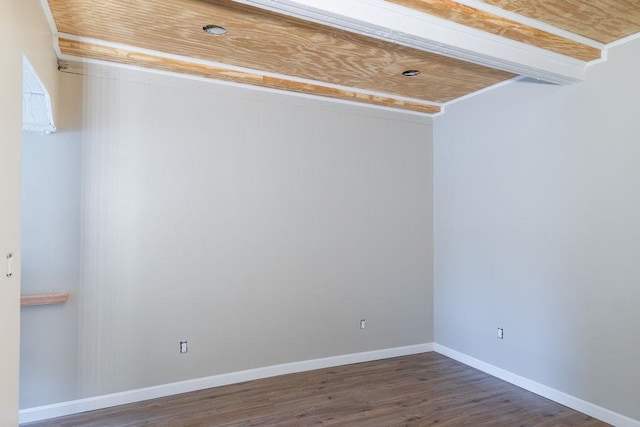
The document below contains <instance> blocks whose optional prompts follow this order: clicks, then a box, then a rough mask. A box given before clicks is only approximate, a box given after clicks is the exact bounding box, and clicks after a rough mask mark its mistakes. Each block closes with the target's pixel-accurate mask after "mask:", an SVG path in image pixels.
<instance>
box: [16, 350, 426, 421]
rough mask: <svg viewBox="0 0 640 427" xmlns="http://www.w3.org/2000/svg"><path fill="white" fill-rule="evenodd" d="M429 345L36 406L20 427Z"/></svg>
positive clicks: (24, 414) (25, 411)
mask: <svg viewBox="0 0 640 427" xmlns="http://www.w3.org/2000/svg"><path fill="white" fill-rule="evenodd" d="M433 348H434V345H433V343H425V344H417V345H410V346H405V347H394V348H386V349H381V350H373V351H366V352H362V353H352V354H344V355H340V356H332V357H324V358H321V359H312V360H304V361H300V362H292V363H284V364H281V365H274V366H265V367H263V368H256V369H249V370H246V371H239V372H230V373H227V374H220V375H213V376H210V377H204V378H196V379H193V380H187V381H180V382H176V383H171V384H163V385H159V386H155V387H147V388H141V389H136V390H129V391H124V392H121V393H114V394H107V395H103V396H96V397H90V398H87V399H80V400H73V401H70V402H61V403H56V404H53V405H46V406H39V407H35V408H28V409H22V410H20V423H21V424H22V423H28V422H34V421H42V420H47V419H51V418H57V417H62V416H65V415H72V414H77V413H80V412H86V411H93V410H96V409H104V408H110V407H113V406H118V405H124V404H127V403H135V402H140V401H143V400H149V399H156V398H159V397H166V396H172V395H176V394H181V393H188V392H191V391H198V390H204V389H207V388H212V387H219V386H223V385H229V384H237V383H241V382H245V381H252V380H258V379H261V378H269V377H275V376H278V375H285V374H292V373H296V372H306V371H312V370H315V369H323V368H331V367H335V366H343V365H350V364H353V363H362V362H370V361H373V360H381V359H389V358H392V357H399V356H408V355H412V354H419V353H426V352H430V351H433Z"/></svg>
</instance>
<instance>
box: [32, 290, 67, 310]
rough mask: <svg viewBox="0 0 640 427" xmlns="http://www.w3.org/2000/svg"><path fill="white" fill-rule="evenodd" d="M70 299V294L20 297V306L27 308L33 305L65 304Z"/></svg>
mask: <svg viewBox="0 0 640 427" xmlns="http://www.w3.org/2000/svg"><path fill="white" fill-rule="evenodd" d="M68 299H69V294H68V293H51V294H37V295H23V296H21V297H20V305H21V306H22V307H27V306H32V305H51V304H64V303H65V302H67V300H68Z"/></svg>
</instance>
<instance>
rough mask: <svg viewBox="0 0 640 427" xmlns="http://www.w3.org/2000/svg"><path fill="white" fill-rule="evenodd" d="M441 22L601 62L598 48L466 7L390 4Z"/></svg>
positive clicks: (398, 0) (431, 1) (419, 0)
mask: <svg viewBox="0 0 640 427" xmlns="http://www.w3.org/2000/svg"><path fill="white" fill-rule="evenodd" d="M387 1H389V2H391V3H395V4H399V5H401V6H406V7H409V8H412V9H415V10H418V11H420V12H423V13H428V14H429V15H433V16H437V17H438V18H442V19H447V20H449V21H451V22H455V23H458V24H462V25H465V26H467V27H471V28H475V29H477V30H481V31H486V32H487V33H490V34H494V35H496V36H500V37H506V38H508V39H511V40H514V41H517V42H521V43H526V44H529V45H532V46H536V47H539V48H542V49H546V50H550V51H552V52H555V53H559V54H561V55H566V56H570V57H572V58H576V59H580V60H582V61H586V62H588V61H593V60H596V59H600V56H601V51H600V49H596V48H595V47H592V46H588V45H586V44H583V43H579V42H576V41H574V40H570V39H568V38H566V37H561V36H558V35H556V34H552V33H550V32H547V31H543V30H540V29H537V28H534V27H531V26H528V25H524V24H522V23H519V22H516V21H513V20H511V19H507V18H504V17H500V16H498V15H495V14H492V13H489V12H486V11H482V10H480V9H478V8H475V7H472V6H468V5H464V4H461V3H458V2H456V1H453V0H387Z"/></svg>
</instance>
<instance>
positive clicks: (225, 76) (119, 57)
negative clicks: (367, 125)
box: [59, 39, 440, 114]
mask: <svg viewBox="0 0 640 427" xmlns="http://www.w3.org/2000/svg"><path fill="white" fill-rule="evenodd" d="M59 47H60V50H61V52H62V53H64V54H66V55H72V56H78V57H84V58H92V59H99V60H104V61H110V62H116V63H120V64H128V65H136V66H140V67H146V68H152V69H156V70H163V71H169V72H175V73H183V74H189V75H192V76H200V77H205V78H211V79H216V80H222V81H228V82H234V83H241V84H248V85H253V86H260V87H267V88H271V89H278V90H284V91H289V92H297V93H305V94H309V95H316V96H323V97H327V98H332V99H342V100H346V101H353V102H361V103H365V104H371V105H377V106H381V107H389V108H397V109H401V110H410V111H415V112H420V113H425V114H436V113H439V112H440V107H439V106H437V105H430V104H424V103H418V102H412V101H406V100H402V99H397V98H393V97H390V96H389V97H385V96H378V95H370V94H367V93H361V92H357V91H352V90H347V89H336V88H333V87H327V86H322V85H319V84H312V83H300V82H296V81H292V80H286V79H283V78H276V77H269V76H263V75H260V74H251V73H246V72H242V71H237V70H231V69H228V68H222V67H213V66H208V65H203V64H197V63H194V62H188V61H180V60H176V59H168V58H163V57H160V56H155V55H150V54H146V53H139V52H131V51H128V50H124V49H116V48H112V47H106V46H100V45H96V44H91V43H85V42H77V41H73V40H67V39H60V40H59Z"/></svg>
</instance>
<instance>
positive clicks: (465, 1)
mask: <svg viewBox="0 0 640 427" xmlns="http://www.w3.org/2000/svg"><path fill="white" fill-rule="evenodd" d="M453 1H454V2H456V3H459V4H462V5H465V6H469V7H472V8H474V9H478V10H481V11H483V12H487V13H490V14H492V15H496V16H499V17H501V18H505V19H508V20H511V21H513V22H515V23H519V24H522V25H526V26H528V27H531V28H537V29H538V30H541V31H544V32H547V33H550V34H555V35H556V36H559V37H562V38H565V39H567V40H572V41H574V42H576V43H580V44H583V45H585V46H590V47H592V48H594V49H598V50H603V49H604V48H605V44H604V43H600V42H598V41H596V40H592V39H590V38H587V37H585V36H581V35H580V34H576V33H572V32H570V31H567V30H565V29H562V28H559V27H556V26H554V25H551V24H548V23H546V22H542V21H538V20H537V19H534V18H529V17H528V16H524V15H519V14H517V13H515V12H512V11H510V10H506V9H503V8H501V7H498V6H494V5H492V4H489V3H485V2H484V1H481V0H453Z"/></svg>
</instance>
